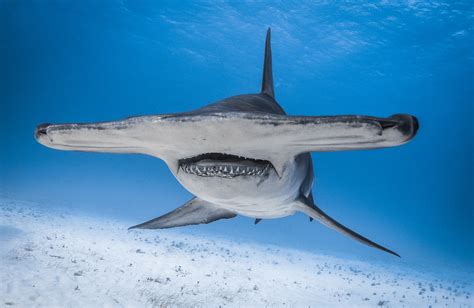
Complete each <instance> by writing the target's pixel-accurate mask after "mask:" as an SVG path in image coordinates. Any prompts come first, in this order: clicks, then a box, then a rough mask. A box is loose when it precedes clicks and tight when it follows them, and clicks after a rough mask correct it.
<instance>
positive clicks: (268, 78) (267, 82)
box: [262, 28, 275, 98]
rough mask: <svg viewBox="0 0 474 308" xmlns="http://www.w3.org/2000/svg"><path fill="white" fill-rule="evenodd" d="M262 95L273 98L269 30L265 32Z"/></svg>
mask: <svg viewBox="0 0 474 308" xmlns="http://www.w3.org/2000/svg"><path fill="white" fill-rule="evenodd" d="M262 93H265V94H267V95H270V96H271V97H272V98H275V92H274V91H273V73H272V46H271V29H270V28H268V30H267V39H266V40H265V59H264V62H263V78H262Z"/></svg>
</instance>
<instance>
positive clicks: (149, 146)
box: [35, 29, 418, 256]
mask: <svg viewBox="0 0 474 308" xmlns="http://www.w3.org/2000/svg"><path fill="white" fill-rule="evenodd" d="M417 130H418V121H417V119H416V118H415V117H413V116H411V115H406V114H399V115H393V116H391V117H388V118H376V117H370V116H354V115H346V116H323V117H312V116H288V115H286V113H285V111H284V110H283V108H282V107H281V106H280V105H279V104H278V103H277V102H276V100H275V94H274V88H273V77H272V56H271V46H270V29H268V32H267V38H266V43H265V59H264V70H263V81H262V89H261V92H260V93H258V94H247V95H239V96H233V97H229V98H226V99H224V100H221V101H218V102H216V103H213V104H210V105H207V106H205V107H203V108H201V109H198V110H194V111H191V112H184V113H176V114H164V115H151V116H141V117H131V118H127V119H124V120H119V121H111V122H100V123H88V124H80V123H78V124H55V125H52V124H42V125H39V126H38V127H37V128H36V131H35V138H36V140H37V141H38V142H39V143H41V144H43V145H45V146H47V147H50V148H54V149H59V150H72V151H90V152H107V153H139V154H147V155H151V156H154V157H157V158H160V159H162V160H163V161H164V162H165V163H166V164H167V165H168V167H169V169H170V170H171V172H172V173H173V175H174V176H175V177H176V179H177V180H178V181H179V182H180V183H181V184H182V185H183V186H184V187H185V188H186V189H187V190H188V191H189V192H191V193H192V194H193V195H194V196H195V197H194V198H193V199H191V200H190V201H188V202H187V203H186V204H184V205H183V206H181V207H179V208H177V209H176V210H174V211H172V212H170V213H168V214H166V215H163V216H161V217H158V218H155V219H153V220H150V221H147V222H145V223H142V224H139V225H136V226H133V227H131V228H142V229H163V228H173V227H179V226H186V225H194V224H204V223H210V222H213V221H216V220H219V219H224V218H232V217H235V216H236V215H243V216H247V217H252V218H255V219H256V220H255V224H257V223H258V222H259V221H260V220H262V219H271V218H280V217H285V216H289V215H292V214H294V213H295V212H303V213H305V214H306V215H308V216H309V217H310V220H313V219H315V220H317V221H319V222H321V223H322V224H324V225H326V226H328V227H330V228H332V229H335V230H336V231H339V232H341V233H343V234H345V235H347V236H349V237H351V238H353V239H355V240H358V241H360V242H362V243H364V244H366V245H369V246H372V247H374V248H378V249H380V250H383V251H385V252H388V253H391V254H393V255H396V256H399V255H398V254H397V253H395V252H393V251H391V250H389V249H387V248H385V247H383V246H381V245H379V244H377V243H374V242H372V241H371V240H369V239H367V238H365V237H363V236H362V235H360V234H358V233H356V232H354V231H352V230H350V229H348V228H347V227H345V226H343V225H342V224H340V223H338V222H337V221H335V220H334V219H333V218H331V217H330V216H328V215H327V214H326V213H325V212H323V211H322V210H321V209H320V208H319V207H317V206H316V205H315V203H314V202H313V195H312V192H311V190H312V185H313V164H312V161H311V155H310V152H317V151H325V152H326V151H345V150H359V149H376V148H385V147H392V146H397V145H401V144H404V143H406V142H408V141H410V140H411V139H412V138H413V137H414V136H415V134H416V132H417Z"/></svg>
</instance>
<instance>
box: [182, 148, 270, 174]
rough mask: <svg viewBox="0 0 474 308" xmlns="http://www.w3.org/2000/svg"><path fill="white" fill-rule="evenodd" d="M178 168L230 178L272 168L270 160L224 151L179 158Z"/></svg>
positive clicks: (190, 172) (259, 172) (263, 171)
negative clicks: (225, 152)
mask: <svg viewBox="0 0 474 308" xmlns="http://www.w3.org/2000/svg"><path fill="white" fill-rule="evenodd" d="M178 163H179V169H180V170H183V171H184V172H186V173H188V174H193V175H197V176H202V177H221V178H227V179H231V178H234V177H237V176H253V177H261V176H265V175H267V174H268V172H270V170H271V169H274V167H273V165H272V163H271V162H269V161H267V160H262V159H254V158H248V157H242V156H237V155H232V154H224V153H205V154H201V155H197V156H194V157H191V158H186V159H181V160H179V162H178Z"/></svg>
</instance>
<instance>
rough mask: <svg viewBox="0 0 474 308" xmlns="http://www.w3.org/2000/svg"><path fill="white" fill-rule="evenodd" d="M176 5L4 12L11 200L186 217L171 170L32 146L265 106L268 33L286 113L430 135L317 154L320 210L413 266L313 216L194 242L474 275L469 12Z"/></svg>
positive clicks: (464, 6) (42, 5) (53, 6)
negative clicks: (130, 119) (242, 104)
mask: <svg viewBox="0 0 474 308" xmlns="http://www.w3.org/2000/svg"><path fill="white" fill-rule="evenodd" d="M179 3H180V4H178V2H174V1H170V2H166V1H162V2H159V3H153V2H151V1H150V2H141V4H139V5H137V2H135V1H130V2H128V1H93V2H84V1H71V2H69V1H58V2H53V1H39V2H29V1H0V104H1V111H0V116H1V121H0V132H1V136H0V164H1V165H0V181H1V182H0V189H1V192H2V194H3V195H7V196H10V197H14V198H19V199H27V200H35V201H40V202H43V203H44V206H48V205H53V204H55V205H57V204H62V205H64V206H67V207H69V208H74V209H82V210H84V211H86V212H89V213H93V214H98V215H107V216H114V217H119V218H126V219H127V220H128V221H130V223H139V222H142V221H145V220H148V219H150V218H153V217H156V216H158V215H160V214H163V213H165V212H167V211H170V210H172V209H174V208H176V207H177V206H179V205H181V204H182V203H183V202H185V201H187V200H188V199H189V198H191V195H190V194H189V193H188V192H187V191H185V190H184V189H183V188H182V187H181V186H180V185H179V184H178V183H177V181H176V180H175V179H174V178H173V176H172V175H171V173H170V172H169V171H168V169H167V167H166V166H165V164H164V163H163V162H162V161H160V160H158V159H155V158H152V157H146V156H139V155H107V154H94V153H79V152H61V151H54V150H51V149H48V148H45V147H42V146H41V145H39V144H37V143H36V142H35V140H34V138H33V131H34V128H35V126H36V125H37V124H40V123H43V122H52V123H55V122H88V121H102V120H115V119H120V118H123V117H126V116H130V115H141V114H158V113H172V112H178V111H186V110H191V109H195V108H198V107H200V106H202V105H204V104H207V103H210V102H213V101H216V100H218V99H221V98H224V97H226V96H231V95H235V94H242V93H252V92H257V91H258V90H259V88H260V78H261V68H262V60H263V44H264V36H265V31H266V28H267V27H268V26H271V27H272V30H273V63H274V67H273V68H274V78H275V88H276V89H275V91H276V96H277V99H278V101H279V102H280V104H281V105H282V106H283V107H284V108H285V109H286V111H287V112H288V113H289V114H293V115H296V114H299V115H335V114H368V115H374V116H389V115H391V114H394V113H410V114H413V115H416V116H417V117H418V118H419V121H420V124H421V128H420V130H419V133H418V136H417V137H416V138H415V139H414V140H413V141H412V142H411V143H409V144H407V145H404V146H402V147H398V148H391V149H383V150H375V151H359V152H340V153H315V154H313V159H314V165H315V173H316V176H317V179H316V183H315V186H314V194H315V200H316V202H317V203H318V204H319V206H320V207H321V208H323V209H325V210H326V211H327V212H328V213H329V214H330V215H332V216H333V217H335V218H336V219H338V220H339V221H341V222H343V223H344V224H346V225H348V226H350V227H352V228H353V229H354V230H356V231H358V232H360V233H362V234H364V235H366V236H367V237H369V238H371V239H373V240H375V241H378V242H380V243H382V244H385V245H387V246H388V247H390V248H392V249H393V250H395V251H397V252H399V253H400V254H401V255H402V257H403V258H402V260H399V259H397V258H393V257H392V256H390V255H388V254H384V253H381V252H378V251H376V250H373V249H370V248H367V247H366V246H363V245H361V244H360V243H357V242H355V241H352V240H350V239H347V238H345V237H343V236H341V235H339V234H337V233H336V232H334V231H332V230H329V229H326V228H325V227H323V226H321V225H319V224H317V223H315V222H313V223H309V222H308V219H307V218H306V217H304V216H303V215H300V214H297V215H295V216H293V217H288V218H285V219H279V220H272V221H263V222H261V223H260V224H259V225H257V226H254V225H253V220H251V219H249V218H244V217H239V218H237V219H233V220H226V221H220V222H217V223H214V224H211V225H206V226H196V227H188V228H187V229H185V232H199V233H201V232H204V233H213V234H221V235H223V236H225V237H230V238H244V239H252V240H255V241H258V242H262V243H273V244H277V245H281V246H285V247H286V246H290V247H294V248H301V249H306V250H311V251H322V252H327V253H330V254H339V255H351V256H352V257H354V258H364V259H365V258H368V259H371V260H384V261H388V262H394V263H398V262H405V263H407V264H411V265H419V264H431V265H436V266H437V268H438V269H441V270H442V269H448V268H450V267H453V266H454V267H459V266H461V267H470V268H472V267H473V261H472V260H474V247H473V246H474V240H473V233H474V232H473V226H472V221H473V219H474V214H473V210H472V208H473V198H472V194H471V193H472V189H473V169H472V166H473V155H472V141H473V125H472V117H473V113H472V101H473V97H474V95H473V94H474V93H473V88H474V87H473V84H474V80H473V72H474V69H473V68H474V65H473V62H474V55H473V45H472V42H473V35H472V32H473V17H472V16H474V14H473V10H472V3H470V2H469V1H467V2H465V3H457V4H450V3H443V2H436V3H432V2H424V3H419V2H416V1H407V2H403V1H401V2H396V3H395V2H394V3H392V4H388V3H385V2H380V3H376V4H373V3H372V2H370V3H367V4H365V5H361V4H354V5H352V4H348V3H344V4H335V3H332V2H329V3H321V4H318V2H314V3H313V4H312V5H303V4H301V3H298V4H289V3H281V4H272V5H269V4H265V3H264V2H259V3H249V4H243V3H240V2H231V3H227V2H220V3H219V4H212V3H205V2H199V3H186V2H179ZM150 232H153V231H150ZM157 232H159V231H157ZM440 266H441V267H440Z"/></svg>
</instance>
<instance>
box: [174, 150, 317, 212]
mask: <svg viewBox="0 0 474 308" xmlns="http://www.w3.org/2000/svg"><path fill="white" fill-rule="evenodd" d="M309 163H310V162H309V160H307V159H303V160H298V161H297V162H295V161H289V162H288V163H287V164H286V165H285V172H284V173H283V174H282V176H281V177H280V176H279V175H278V174H277V173H276V172H275V171H274V170H271V171H270V172H268V173H267V174H266V175H265V176H242V177H234V178H231V179H228V178H221V177H202V176H198V175H193V174H187V173H179V174H177V175H176V178H177V179H178V181H179V182H180V183H181V184H182V185H183V186H184V187H185V188H186V189H187V190H189V191H190V192H191V193H192V194H194V195H195V196H196V197H198V198H200V199H202V200H205V201H207V202H210V203H213V204H215V205H217V206H218V207H220V208H225V209H228V210H230V211H233V212H235V213H237V214H239V215H243V216H247V217H252V218H262V219H263V218H266V219H269V218H280V217H285V216H288V215H292V214H293V213H294V212H295V209H294V201H295V200H296V199H297V198H298V197H299V195H300V194H301V190H300V189H301V184H302V182H303V181H304V179H305V178H306V175H307V173H306V170H307V169H308V164H309Z"/></svg>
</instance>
